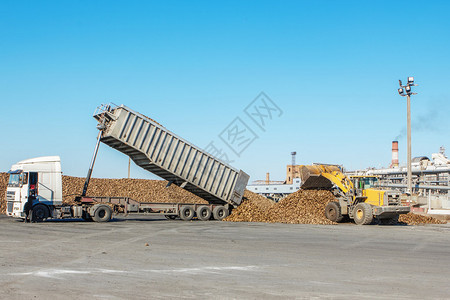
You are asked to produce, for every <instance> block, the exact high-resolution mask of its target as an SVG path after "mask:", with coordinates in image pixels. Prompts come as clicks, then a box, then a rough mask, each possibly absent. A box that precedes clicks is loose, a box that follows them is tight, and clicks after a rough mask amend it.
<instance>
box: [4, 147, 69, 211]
mask: <svg viewBox="0 0 450 300" xmlns="http://www.w3.org/2000/svg"><path fill="white" fill-rule="evenodd" d="M8 173H9V181H8V186H7V189H6V201H7V206H6V214H7V215H9V216H12V217H16V218H24V217H25V212H24V207H25V204H26V203H27V202H28V201H29V200H31V202H32V204H33V206H34V205H36V204H37V203H43V204H45V205H47V206H48V207H51V206H53V205H61V204H62V176H61V161H60V158H59V157H58V156H46V157H37V158H32V159H27V160H23V161H20V162H18V163H16V164H14V165H12V166H11V169H10V171H9V172H8Z"/></svg>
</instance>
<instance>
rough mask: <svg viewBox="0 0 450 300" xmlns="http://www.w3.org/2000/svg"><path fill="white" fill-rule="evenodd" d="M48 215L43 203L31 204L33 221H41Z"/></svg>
mask: <svg viewBox="0 0 450 300" xmlns="http://www.w3.org/2000/svg"><path fill="white" fill-rule="evenodd" d="M49 216H50V212H49V211H48V208H47V206H45V205H44V204H37V205H35V206H33V216H32V218H33V220H32V221H33V222H42V221H44V220H45V219H47V218H48V217H49Z"/></svg>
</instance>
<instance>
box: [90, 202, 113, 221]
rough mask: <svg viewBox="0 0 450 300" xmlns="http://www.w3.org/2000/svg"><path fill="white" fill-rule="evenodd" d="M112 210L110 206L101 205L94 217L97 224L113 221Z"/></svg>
mask: <svg viewBox="0 0 450 300" xmlns="http://www.w3.org/2000/svg"><path fill="white" fill-rule="evenodd" d="M111 215H112V210H111V207H109V206H108V205H99V206H98V207H97V209H96V210H95V212H94V215H93V216H92V219H94V221H95V222H108V221H109V220H111Z"/></svg>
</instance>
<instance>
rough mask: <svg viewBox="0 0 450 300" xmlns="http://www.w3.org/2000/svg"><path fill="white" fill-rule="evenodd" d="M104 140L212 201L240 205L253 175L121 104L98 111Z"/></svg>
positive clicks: (173, 181)
mask: <svg viewBox="0 0 450 300" xmlns="http://www.w3.org/2000/svg"><path fill="white" fill-rule="evenodd" d="M94 117H95V118H96V119H97V120H98V121H99V129H100V130H102V137H101V141H102V142H103V143H105V144H107V145H109V146H110V147H112V148H115V149H117V150H118V151H121V152H123V153H124V154H126V155H128V156H129V157H131V159H132V160H133V161H134V162H135V163H136V164H137V165H138V166H140V167H142V168H144V169H146V170H148V171H150V172H152V173H154V174H156V175H158V176H159V177H161V178H163V179H165V180H168V181H169V182H171V183H173V184H176V185H178V186H181V187H182V188H184V189H186V190H188V191H190V192H192V193H194V194H195V195H197V196H199V197H201V198H203V199H205V200H207V201H208V202H209V203H212V204H230V205H232V206H237V205H239V204H240V203H241V201H242V196H243V194H244V190H245V187H246V185H247V182H248V179H249V176H248V175H247V174H246V173H245V172H243V171H241V170H237V169H235V168H233V167H231V166H230V165H228V164H226V163H224V162H223V161H221V160H220V159H218V158H216V157H214V156H212V155H211V154H209V153H207V152H205V151H204V150H202V149H201V148H199V147H196V146H195V145H193V144H191V143H189V142H188V141H186V140H184V139H182V138H180V137H179V136H177V135H175V134H174V133H172V132H171V131H169V130H167V129H166V128H165V127H163V126H161V125H160V124H158V123H157V122H155V121H154V120H152V119H150V118H148V117H146V116H144V115H142V114H140V113H137V112H135V111H133V110H132V109H130V108H128V107H126V106H124V105H121V106H119V107H112V106H109V105H108V106H103V107H102V108H101V109H100V110H99V111H97V112H96V113H95V114H94Z"/></svg>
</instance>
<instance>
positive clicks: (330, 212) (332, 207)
mask: <svg viewBox="0 0 450 300" xmlns="http://www.w3.org/2000/svg"><path fill="white" fill-rule="evenodd" d="M325 217H326V218H327V219H328V220H330V221H333V222H336V223H339V222H342V220H343V219H344V216H342V213H341V206H340V205H339V203H338V202H335V201H333V202H330V203H328V204H327V206H326V207H325Z"/></svg>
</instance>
